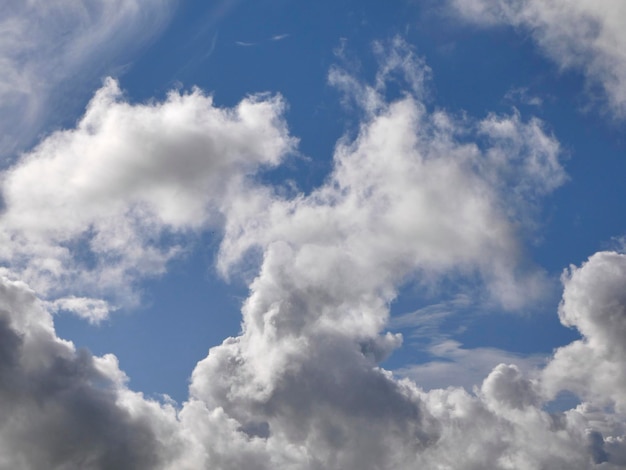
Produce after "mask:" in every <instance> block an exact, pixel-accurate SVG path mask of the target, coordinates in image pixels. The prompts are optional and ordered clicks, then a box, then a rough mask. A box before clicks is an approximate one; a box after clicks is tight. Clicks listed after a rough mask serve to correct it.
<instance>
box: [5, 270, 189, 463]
mask: <svg viewBox="0 0 626 470" xmlns="http://www.w3.org/2000/svg"><path fill="white" fill-rule="evenodd" d="M0 312H1V313H0V404H1V406H2V409H3V415H2V421H1V422H0V449H1V452H0V454H1V455H0V467H2V468H15V469H36V468H51V469H61V468H83V469H104V468H119V469H148V468H159V466H160V465H162V464H164V463H166V462H168V461H171V460H172V459H173V458H175V457H176V456H177V454H178V453H179V452H181V451H183V450H184V446H183V441H182V440H181V439H180V438H178V433H177V426H178V423H177V420H176V412H175V409H174V408H173V407H172V406H171V405H168V404H161V403H157V402H153V401H149V400H145V399H144V398H143V396H141V395H140V394H136V393H134V392H131V391H129V390H128V389H127V388H126V386H125V381H126V379H125V376H124V374H123V372H121V371H120V370H119V368H118V365H117V359H116V358H115V357H114V356H112V355H107V356H103V357H94V356H92V355H91V354H90V353H89V352H87V351H86V350H76V348H75V347H74V346H73V345H72V343H70V342H67V341H63V340H60V339H59V338H58V337H57V336H56V334H55V332H54V327H53V324H52V317H51V316H50V314H49V313H48V312H47V311H46V309H45V308H44V305H43V304H42V303H41V301H40V300H39V299H37V297H36V296H35V293H34V292H33V291H32V290H31V289H30V288H29V287H28V286H27V285H26V284H24V283H22V282H15V281H10V280H8V279H6V278H1V279H0Z"/></svg>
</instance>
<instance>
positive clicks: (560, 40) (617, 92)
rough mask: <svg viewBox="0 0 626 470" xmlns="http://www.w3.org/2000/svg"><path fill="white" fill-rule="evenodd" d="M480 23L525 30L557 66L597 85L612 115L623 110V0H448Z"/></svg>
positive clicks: (621, 114)
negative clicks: (601, 90) (602, 91)
mask: <svg viewBox="0 0 626 470" xmlns="http://www.w3.org/2000/svg"><path fill="white" fill-rule="evenodd" d="M450 2H451V4H452V5H453V6H454V8H455V9H456V11H457V12H459V13H460V14H461V15H462V16H464V17H465V18H467V19H469V20H471V21H473V22H476V23H478V24H481V25H485V26H491V25H497V24H507V25H512V26H514V27H519V28H522V29H524V30H527V31H529V32H530V34H531V35H532V37H533V38H534V40H535V41H536V42H537V43H538V44H539V46H540V47H541V48H542V49H543V51H544V52H545V53H546V54H547V56H548V57H550V59H552V60H554V61H555V62H556V63H557V64H558V65H559V67H562V68H575V69H578V70H580V71H581V72H582V73H583V74H584V75H585V76H586V77H587V78H588V79H589V83H590V84H592V85H599V86H600V87H601V88H602V89H603V90H604V93H605V94H606V96H607V98H608V103H609V105H610V108H611V111H612V112H613V113H614V115H615V116H618V117H620V118H623V117H624V116H626V30H625V29H624V23H625V22H626V4H624V2H622V1H621V0H604V1H602V2H597V1H594V0H551V1H545V0H450Z"/></svg>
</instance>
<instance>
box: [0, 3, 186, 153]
mask: <svg viewBox="0 0 626 470" xmlns="http://www.w3.org/2000/svg"><path fill="white" fill-rule="evenodd" d="M174 3H175V0H149V1H146V0H106V1H105V0H28V1H22V0H6V1H3V2H2V6H0V128H2V137H0V156H2V157H7V156H9V157H13V155H12V154H13V153H14V152H16V151H21V150H24V148H25V147H27V146H29V145H30V144H32V143H33V140H34V139H35V138H36V137H37V135H38V134H39V133H40V132H42V130H43V128H44V124H46V123H47V122H53V123H55V125H58V122H59V120H60V119H62V118H66V117H67V116H54V115H53V114H51V112H50V111H51V110H53V109H56V108H60V107H63V108H65V109H68V108H70V109H72V110H75V111H78V107H79V106H82V103H81V100H82V99H86V98H87V96H88V95H89V94H90V93H91V91H92V89H93V87H94V86H96V83H97V81H98V80H100V77H101V76H102V75H104V74H110V73H113V72H114V69H115V67H118V68H119V67H120V66H126V65H127V63H126V62H125V61H128V60H129V59H130V58H131V57H132V52H133V51H137V50H138V49H139V48H141V46H142V45H144V44H145V43H146V41H147V40H149V39H150V38H151V37H152V36H153V35H154V34H155V33H157V32H158V31H159V30H160V29H161V28H162V26H163V25H164V24H165V23H166V21H167V20H168V18H169V16H170V12H171V9H172V7H173V5H174ZM61 105H62V106H61Z"/></svg>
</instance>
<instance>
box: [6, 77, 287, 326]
mask: <svg viewBox="0 0 626 470" xmlns="http://www.w3.org/2000/svg"><path fill="white" fill-rule="evenodd" d="M283 109H284V104H283V102H282V100H281V99H280V97H277V96H251V97H248V98H246V99H244V100H243V101H242V102H241V103H239V104H238V105H237V106H236V107H234V108H232V109H221V108H218V107H215V106H214V105H213V102H212V99H211V97H210V96H208V95H205V94H204V93H202V92H201V91H199V90H194V91H192V92H190V93H185V94H180V93H177V92H172V93H170V94H169V95H168V97H167V99H166V100H165V101H164V102H160V103H156V102H155V103H149V104H136V105H133V104H130V103H128V102H126V101H125V100H124V99H123V97H122V93H121V91H120V89H119V86H118V84H117V82H116V81H114V80H112V79H109V80H107V82H106V83H105V85H104V86H103V87H102V88H101V89H100V90H99V91H98V92H97V93H96V95H95V96H94V98H93V99H92V100H91V102H90V103H89V105H88V106H87V111H86V113H85V115H84V116H83V117H82V119H81V120H80V121H79V123H78V126H77V127H76V128H75V129H68V130H62V131H58V132H55V133H53V134H52V135H50V136H49V137H47V138H46V139H45V140H44V141H43V142H41V143H40V144H39V145H38V146H37V147H36V148H35V149H33V150H32V151H31V152H29V153H28V154H25V155H23V156H22V157H21V158H20V160H19V161H18V162H16V164H15V165H13V166H12V167H11V168H9V169H8V170H6V171H5V172H4V173H3V174H2V196H3V201H4V206H5V208H4V211H3V213H2V214H1V215H0V238H2V240H3V242H2V245H3V248H2V249H0V258H2V260H3V261H4V262H5V263H7V265H8V267H9V269H10V272H11V273H12V274H13V275H15V276H17V277H19V278H21V279H24V280H26V281H28V282H29V283H30V284H31V285H33V287H35V288H36V289H37V290H38V292H40V293H41V294H48V293H49V294H50V295H52V296H65V295H64V293H65V292H67V289H68V288H69V287H71V289H72V292H71V293H69V295H74V296H75V295H77V294H87V297H92V296H94V295H96V296H102V295H109V296H111V295H112V293H116V294H115V296H114V297H115V298H114V299H113V300H114V301H116V300H117V301H118V302H125V301H127V300H128V299H129V298H131V297H132V284H133V282H134V281H135V280H136V279H138V278H141V277H143V276H146V275H157V274H159V273H162V272H163V270H164V269H165V263H166V262H167V260H168V259H170V258H171V257H172V256H174V255H176V254H177V253H179V252H180V251H181V250H182V249H183V248H182V247H181V246H180V242H181V237H184V236H185V234H189V233H190V232H194V231H196V232H197V231H199V230H201V229H206V228H207V227H208V226H209V225H210V224H215V223H216V221H217V220H218V219H219V217H220V215H219V214H220V213H221V212H222V211H224V210H225V204H226V201H228V200H229V193H230V192H234V191H241V188H242V187H244V186H245V181H246V179H247V178H248V177H250V175H252V174H253V173H255V172H256V171H258V170H259V168H262V167H271V166H274V165H276V164H278V163H279V162H280V161H281V159H282V157H283V156H284V155H285V154H286V152H288V151H289V149H290V148H291V147H292V145H293V143H294V142H293V140H292V139H291V138H290V137H289V136H288V134H287V131H286V128H285V124H284V122H283V120H282V112H283ZM89 304H90V303H89V302H87V303H85V302H82V303H81V305H78V301H77V300H76V299H75V298H74V299H73V300H66V301H63V302H57V303H56V306H57V307H58V308H62V309H69V310H73V311H77V312H79V313H80V314H81V315H83V316H89V317H90V318H91V319H92V320H95V321H97V320H99V319H102V317H103V316H104V313H103V309H104V308H105V305H104V304H101V303H100V304H95V303H94V302H91V305H92V306H94V307H97V308H96V310H97V312H96V313H93V312H94V311H93V309H92V310H91V311H92V313H89V314H88V313H86V311H87V310H86V308H87V307H89ZM81 312H82V313H81Z"/></svg>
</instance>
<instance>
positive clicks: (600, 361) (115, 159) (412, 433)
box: [0, 39, 626, 470]
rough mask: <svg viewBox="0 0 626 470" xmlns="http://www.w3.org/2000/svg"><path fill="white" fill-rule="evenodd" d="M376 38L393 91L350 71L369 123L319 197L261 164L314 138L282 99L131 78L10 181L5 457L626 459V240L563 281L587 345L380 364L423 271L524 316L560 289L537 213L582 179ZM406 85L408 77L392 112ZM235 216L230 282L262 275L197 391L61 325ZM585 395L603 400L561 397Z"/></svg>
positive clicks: (564, 462) (73, 460)
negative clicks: (294, 127)
mask: <svg viewBox="0 0 626 470" xmlns="http://www.w3.org/2000/svg"><path fill="white" fill-rule="evenodd" d="M375 49H376V50H378V51H379V57H380V60H381V63H380V68H379V73H378V75H377V76H376V77H375V79H374V81H373V83H372V84H368V83H365V82H363V81H361V80H359V79H357V78H356V77H354V76H352V75H350V74H349V73H348V72H346V71H345V70H343V69H341V68H339V67H337V68H333V69H332V70H331V72H330V75H329V81H330V83H331V84H333V85H334V86H337V87H338V88H339V89H340V90H341V91H342V92H343V93H344V94H345V95H344V96H345V98H346V100H348V101H349V100H352V101H353V102H354V103H356V104H357V105H358V106H359V107H360V111H359V112H360V116H361V118H362V121H361V124H360V126H359V128H358V130H357V132H356V134H355V135H346V136H345V137H344V138H343V139H342V140H340V141H339V142H338V143H337V146H336V149H335V153H334V166H333V170H332V172H331V174H330V175H329V176H328V178H327V179H326V181H325V182H324V183H323V184H322V185H321V186H320V187H318V188H317V189H315V190H314V191H312V192H311V193H308V194H297V195H295V196H285V195H284V191H280V190H277V189H276V188H274V187H271V186H268V185H264V184H263V183H261V181H260V179H259V178H256V177H255V175H257V174H258V172H259V171H262V170H263V169H264V168H270V167H274V166H276V165H279V164H280V163H281V162H282V161H283V160H284V158H285V157H286V156H287V155H288V154H289V152H291V151H292V150H293V149H294V146H295V145H296V141H295V140H294V138H293V137H290V136H289V133H288V130H287V126H286V123H285V121H284V118H283V113H284V109H285V106H284V103H283V101H282V100H281V98H280V97H276V96H267V95H260V96H252V97H248V98H245V99H244V100H242V101H241V102H240V103H239V104H238V105H237V106H235V107H233V108H228V109H225V108H219V107H216V106H214V105H213V102H212V100H211V98H210V96H208V95H206V94H204V93H203V92H201V91H200V90H194V91H192V92H191V93H187V94H180V93H176V92H172V93H171V94H170V95H169V96H168V97H167V98H166V100H164V101H163V102H154V103H150V104H131V103H128V102H126V101H125V100H124V99H123V97H122V94H121V92H120V91H119V87H118V85H117V83H116V82H115V81H112V80H109V81H107V82H106V84H105V85H104V87H103V88H102V89H101V90H99V91H98V92H97V93H96V95H95V97H94V98H93V99H92V101H91V102H90V104H89V106H88V108H87V111H86V113H85V115H84V117H83V118H82V119H81V120H80V121H79V123H78V124H77V127H76V128H75V129H70V130H64V131H59V132H56V133H54V134H52V135H51V136H49V137H48V138H46V139H45V140H44V141H43V142H41V143H40V144H39V145H38V146H37V147H36V148H35V149H34V150H32V151H31V152H29V153H28V154H25V155H23V156H22V158H21V159H20V160H19V161H18V162H17V163H16V164H15V165H14V166H13V167H11V168H9V169H8V170H6V171H5V172H4V173H3V175H2V194H3V199H4V205H5V209H4V212H3V214H2V218H1V219H0V222H1V227H2V230H1V232H0V236H1V237H2V239H3V243H2V247H3V248H2V251H1V256H2V259H3V262H4V263H5V265H6V266H7V267H6V268H5V272H4V274H5V275H4V276H3V277H2V278H1V279H0V335H1V336H2V338H0V339H1V341H0V400H2V404H3V409H5V410H6V413H7V414H6V415H5V417H4V419H3V420H2V422H1V423H0V447H1V448H2V452H0V456H1V457H0V466H2V467H3V468H16V469H38V468H44V467H45V468H53V469H68V468H81V469H104V468H116V469H118V468H119V469H125V468H128V469H131V468H132V469H172V470H173V469H177V470H180V469H189V470H191V469H198V468H211V469H259V470H261V469H268V470H269V469H276V468H279V469H294V470H295V469H298V470H318V469H319V470H321V469H328V468H342V469H346V470H351V469H357V468H358V469H361V468H372V469H414V468H429V469H463V470H469V469H484V468H492V469H502V470H504V469H529V470H530V469H541V468H550V469H581V470H582V469H591V468H596V469H603V470H607V469H618V468H624V466H625V465H626V429H624V422H625V420H624V413H625V408H626V402H624V398H623V397H624V396H626V376H625V375H624V372H623V371H624V370H626V368H625V367H624V366H626V364H625V363H624V360H625V359H624V358H625V357H626V355H625V354H624V352H626V351H624V335H625V333H626V331H625V328H626V320H625V319H626V316H625V315H626V313H625V312H626V307H625V305H626V299H624V289H623V286H624V285H625V283H626V256H625V255H623V254H619V253H609V252H605V253H598V254H596V255H594V256H592V257H591V258H590V259H589V260H588V261H587V262H586V263H585V264H583V265H582V266H580V267H571V268H570V269H569V271H568V272H567V273H566V274H565V275H564V276H563V286H564V292H563V301H562V303H561V307H560V310H559V316H560V319H561V321H562V322H563V324H565V325H566V326H570V327H574V328H577V329H578V330H579V331H580V333H581V335H582V339H581V340H579V341H576V342H574V343H572V344H569V345H567V346H564V347H562V348H560V349H559V350H557V351H556V352H555V353H554V355H553V357H551V358H548V359H547V365H546V366H545V367H544V368H543V369H534V370H532V373H531V372H527V370H528V368H526V369H522V368H520V367H518V366H516V365H506V364H499V365H497V366H495V368H493V370H491V371H490V372H489V373H488V375H487V377H486V378H485V379H484V381H483V382H482V385H481V386H480V387H477V388H475V389H474V390H473V391H468V390H466V389H464V388H460V387H448V388H446V389H433V390H430V391H426V390H424V389H423V388H420V378H421V375H420V372H419V371H416V373H415V374H413V375H412V378H411V379H407V378H404V379H398V378H397V377H395V376H394V374H393V373H392V372H390V371H386V370H384V369H382V368H381V367H380V366H379V364H380V362H381V361H382V360H384V359H385V358H386V357H387V356H388V355H389V354H391V353H392V352H393V350H394V349H396V348H397V347H399V346H400V344H401V342H402V337H401V335H399V334H392V333H391V332H389V331H388V329H387V327H388V323H389V305H390V302H391V301H392V300H393V299H394V298H395V297H396V296H397V295H398V290H399V289H400V288H401V287H402V286H403V285H405V284H406V283H419V284H425V285H435V284H436V283H438V282H440V281H442V280H445V279H454V280H455V282H456V283H458V284H460V285H464V284H466V285H470V286H472V288H473V289H472V290H473V291H474V292H475V295H477V296H478V297H480V298H481V299H483V300H487V301H488V302H491V303H493V304H494V305H499V306H500V307H501V308H504V309H517V308H521V307H522V306H523V305H525V303H526V302H528V301H529V300H532V299H533V298H536V297H538V296H541V295H542V288H543V284H544V281H545V276H544V275H543V274H542V272H541V270H540V269H539V268H537V267H533V266H528V265H527V264H526V263H524V262H523V259H524V256H523V249H524V248H523V247H524V239H525V236H526V235H527V234H525V233H524V232H522V231H521V230H520V228H519V227H521V226H532V224H533V220H534V216H535V214H536V207H537V205H538V204H539V203H540V201H541V198H542V197H544V196H545V195H547V194H549V193H550V192H551V191H553V190H554V189H556V188H557V187H558V186H559V185H561V184H562V183H563V182H564V181H565V179H566V175H565V172H564V170H563V168H562V167H561V165H560V163H559V154H560V149H559V144H558V141H557V140H556V138H555V137H554V136H552V135H551V134H550V133H549V132H548V131H547V130H546V128H545V125H544V124H543V123H542V122H541V121H539V120H537V119H534V118H530V119H524V118H523V117H522V116H521V115H519V114H518V113H516V112H513V113H511V114H508V115H497V114H489V115H487V116H486V117H484V118H477V119H473V118H468V117H459V116H455V115H452V114H450V113H447V112H445V111H443V110H437V109H431V108H429V107H428V106H427V105H426V104H425V102H424V100H425V96H424V93H425V92H424V86H423V85H424V83H425V81H427V79H428V75H429V73H430V72H429V70H428V68H427V67H426V65H425V64H424V62H423V60H421V59H420V58H418V57H416V56H415V54H414V52H413V51H412V50H411V48H410V47H409V46H407V45H406V44H405V43H404V42H403V41H402V40H400V39H395V40H393V41H391V42H390V43H388V44H377V45H376V46H375ZM389 80H394V81H395V83H401V84H402V86H403V88H404V89H405V92H404V93H403V94H402V95H401V97H400V98H398V99H396V100H393V101H388V100H387V98H386V95H385V91H386V86H387V83H388V82H389ZM213 226H215V227H221V229H220V230H221V233H222V235H223V240H222V243H221V246H220V251H219V256H218V268H219V269H220V271H221V272H222V273H223V274H224V275H225V276H238V275H241V273H242V272H244V273H249V272H251V270H255V272H256V274H255V275H254V276H253V279H252V280H251V281H250V285H249V288H250V294H249V297H248V298H247V299H246V301H245V302H244V304H243V307H242V331H241V334H240V335H238V336H237V337H233V338H228V339H226V340H225V341H224V342H223V343H222V344H221V345H219V346H216V347H213V348H212V349H211V350H210V352H209V354H208V356H207V357H206V358H205V359H203V360H201V361H200V362H199V363H198V364H197V366H196V368H195V370H194V372H193V375H192V377H191V383H190V395H189V399H188V401H186V402H185V403H183V404H181V405H178V404H175V403H171V402H169V401H167V400H164V401H162V402H157V401H154V400H149V399H147V398H145V397H144V396H142V395H141V394H140V393H136V392H133V391H131V390H129V389H128V388H127V386H126V377H125V375H124V373H123V372H122V371H121V370H120V369H119V367H118V364H117V360H116V358H115V357H114V356H113V355H105V356H103V357H94V356H92V355H91V354H90V353H89V352H87V351H84V350H76V348H75V347H74V346H73V345H72V344H71V343H69V342H67V341H63V340H61V339H59V338H58V337H57V335H56V333H55V331H54V326H53V321H52V313H53V312H55V311H57V310H59V309H66V310H67V309H69V310H73V311H75V312H76V313H77V314H79V315H82V316H85V317H86V318H87V319H90V320H91V321H94V322H97V321H98V320H100V319H102V318H104V317H106V315H107V314H108V303H107V302H108V301H110V300H111V299H113V300H114V301H119V300H120V296H119V294H118V295H117V296H116V295H114V293H116V292H119V291H120V290H121V292H123V293H124V295H122V296H121V298H125V296H128V297H132V296H133V292H134V289H133V283H134V282H136V281H137V280H140V279H142V278H144V277H145V276H151V275H154V274H155V273H159V272H163V271H164V270H165V269H166V268H167V261H168V260H169V259H171V257H173V256H176V254H177V253H178V252H179V251H180V250H182V249H183V248H184V241H185V239H186V237H189V236H193V234H194V233H197V232H199V231H202V230H206V228H207V227H213ZM18 278H19V279H22V280H17V279H18ZM24 281H26V282H24ZM29 284H30V287H29ZM33 289H34V290H33ZM447 347H448V352H449V353H450V351H452V356H454V354H457V356H458V354H464V352H463V350H462V349H461V348H460V347H459V346H458V345H454V344H447ZM478 353H480V354H482V355H483V356H485V357H487V359H486V360H488V361H491V360H492V358H491V356H490V354H491V352H490V351H478ZM562 391H570V392H572V393H574V394H576V396H577V397H578V398H579V399H580V404H579V405H577V406H575V407H574V408H571V409H566V410H557V411H548V410H549V409H550V406H549V405H550V403H552V402H553V400H555V399H556V398H557V397H558V394H559V393H560V392H562Z"/></svg>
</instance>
